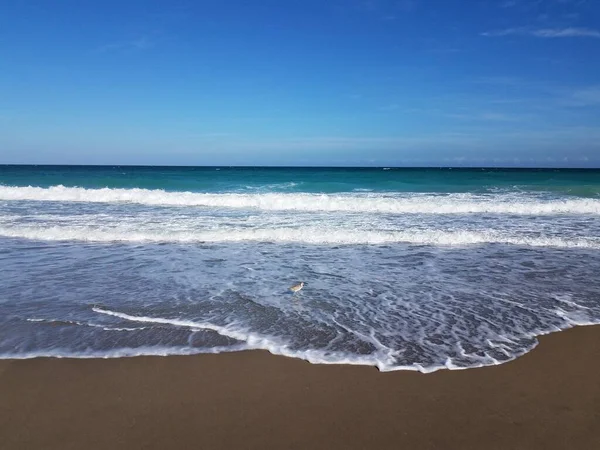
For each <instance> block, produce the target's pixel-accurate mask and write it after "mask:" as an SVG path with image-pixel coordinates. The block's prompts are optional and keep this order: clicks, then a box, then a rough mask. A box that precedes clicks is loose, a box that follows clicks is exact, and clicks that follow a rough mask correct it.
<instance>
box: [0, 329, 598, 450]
mask: <svg viewBox="0 0 600 450" xmlns="http://www.w3.org/2000/svg"><path fill="white" fill-rule="evenodd" d="M0 448H2V449H4V450H12V449H78V450H80V449H81V450H89V449H170V448H173V449H187V448H194V449H228V450H231V449H270V448H273V449H288V448H290V449H394V450H397V449H404V448H405V449H411V450H415V449H444V450H445V449H503V450H506V449H523V450H534V449H545V450H548V449H600V327H599V326H596V327H579V328H575V329H571V330H568V331H565V332H562V333H555V334H552V335H549V336H545V337H542V338H541V339H540V345H539V346H538V347H537V348H536V349H535V350H533V351H532V352H531V353H529V354H527V355H525V356H523V357H522V358H519V359H518V360H516V361H514V362H511V363H508V364H504V365H501V366H496V367H489V368H482V369H472V370H466V371H440V372H436V373H433V374H428V375H423V374H420V373H413V372H392V373H380V372H378V371H377V370H376V369H374V368H369V367H357V366H325V365H311V364H309V363H306V362H304V361H299V360H294V359H288V358H284V357H279V356H273V355H270V354H268V353H266V352H259V351H251V352H240V353H232V354H221V355H198V356H187V357H167V358H163V357H138V358H123V359H112V360H73V359H45V358H41V359H34V360H24V361H16V360H12V361H0Z"/></svg>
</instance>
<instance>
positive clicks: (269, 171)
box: [0, 166, 600, 197]
mask: <svg viewBox="0 0 600 450" xmlns="http://www.w3.org/2000/svg"><path fill="white" fill-rule="evenodd" d="M0 182H2V184H3V185H7V186H10V185H12V186H40V187H50V186H56V185H64V186H68V187H85V188H96V189H97V188H104V187H109V188H123V189H130V188H143V189H164V190H166V191H191V192H256V191H262V192H310V193H320V192H322V193H337V192H357V191H358V192H360V191H376V192H438V193H449V192H495V191H497V190H498V189H511V190H512V189H514V190H517V191H527V190H531V191H549V192H559V193H565V194H572V195H581V196H590V197H594V196H599V195H600V169H598V170H584V169H538V170H531V169H456V168H455V169H452V168H442V169H435V168H308V167H307V168H274V167H273V168H270V167H148V166H122V167H119V166H114V167H113V166H0Z"/></svg>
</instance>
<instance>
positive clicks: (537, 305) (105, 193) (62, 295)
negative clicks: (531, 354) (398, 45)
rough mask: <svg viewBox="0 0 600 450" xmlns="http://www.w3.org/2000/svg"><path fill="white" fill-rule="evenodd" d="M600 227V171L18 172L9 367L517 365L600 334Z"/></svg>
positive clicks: (6, 201)
mask: <svg viewBox="0 0 600 450" xmlns="http://www.w3.org/2000/svg"><path fill="white" fill-rule="evenodd" d="M599 219H600V171H598V170H550V169H544V170H517V169H512V170H502V169H394V168H389V169H388V168H365V169H353V168H352V169H350V168H235V167H200V168H195V167H130V166H127V167H79V166H0V267H1V268H2V271H1V272H2V274H1V276H0V356H1V357H5V358H10V357H32V356H40V355H46V356H51V355H53V356H75V357H92V356H101V357H108V356H110V357H118V356H133V355H139V354H163V355H169V354H188V353H202V352H223V351H235V350H241V349H249V348H261V349H267V350H269V351H271V352H273V353H278V354H284V355H288V356H292V357H299V358H304V359H307V360H309V361H312V362H321V363H355V364H370V365H376V366H378V367H379V368H381V369H382V370H393V369H418V370H423V371H430V370H435V369H438V368H444V367H446V368H465V367H478V366H481V365H490V364H498V363H501V362H505V361H509V360H511V359H514V358H515V357H518V356H519V355H521V354H523V353H525V352H527V351H529V350H530V349H531V348H533V347H534V346H535V344H536V342H537V340H536V336H538V335H540V334H544V333H548V332H551V331H558V330H560V329H564V328H568V327H570V326H573V325H577V324H580V325H581V324H592V323H599V322H600V282H598V281H597V279H598V277H597V274H598V273H599V271H600V220H599ZM298 281H306V282H307V284H306V287H305V288H304V289H303V290H302V291H301V292H300V293H298V294H295V295H293V294H291V293H290V292H289V291H288V289H287V288H288V287H289V286H290V285H292V284H294V283H296V282H298Z"/></svg>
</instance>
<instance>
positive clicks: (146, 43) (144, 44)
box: [96, 36, 154, 53]
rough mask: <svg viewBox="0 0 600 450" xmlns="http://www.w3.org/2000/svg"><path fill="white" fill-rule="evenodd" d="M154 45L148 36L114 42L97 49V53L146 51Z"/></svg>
mask: <svg viewBox="0 0 600 450" xmlns="http://www.w3.org/2000/svg"><path fill="white" fill-rule="evenodd" d="M153 45H154V44H153V43H152V41H150V39H148V38H147V37H146V36H142V37H139V38H137V39H132V40H130V41H123V42H113V43H111V44H105V45H102V46H100V47H98V48H97V49H96V51H98V52H100V53H103V52H110V51H131V50H146V49H148V48H150V47H152V46H153Z"/></svg>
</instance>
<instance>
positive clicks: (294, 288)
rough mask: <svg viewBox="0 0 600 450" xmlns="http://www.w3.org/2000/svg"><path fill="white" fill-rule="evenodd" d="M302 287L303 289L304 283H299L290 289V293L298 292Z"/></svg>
mask: <svg viewBox="0 0 600 450" xmlns="http://www.w3.org/2000/svg"><path fill="white" fill-rule="evenodd" d="M303 287H304V281H301V282H300V283H298V284H295V285H293V286H292V287H290V291H292V292H293V293H294V294H295V293H296V292H298V291H299V290H300V289H302V288H303Z"/></svg>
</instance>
